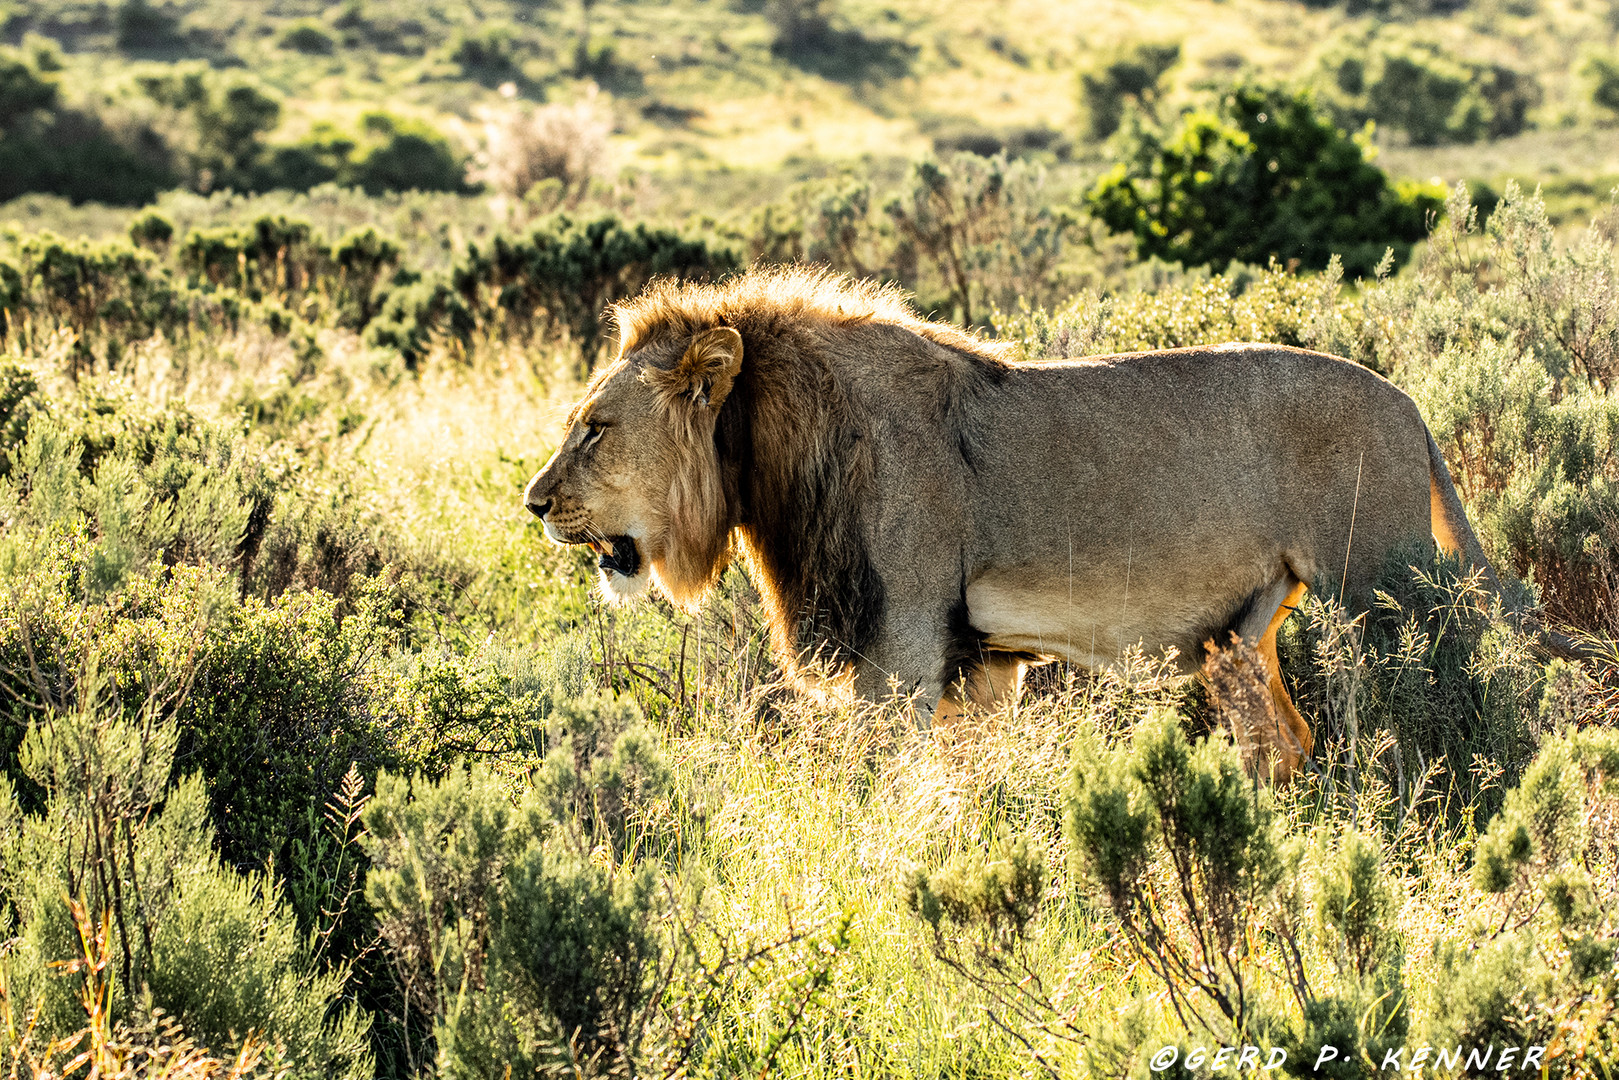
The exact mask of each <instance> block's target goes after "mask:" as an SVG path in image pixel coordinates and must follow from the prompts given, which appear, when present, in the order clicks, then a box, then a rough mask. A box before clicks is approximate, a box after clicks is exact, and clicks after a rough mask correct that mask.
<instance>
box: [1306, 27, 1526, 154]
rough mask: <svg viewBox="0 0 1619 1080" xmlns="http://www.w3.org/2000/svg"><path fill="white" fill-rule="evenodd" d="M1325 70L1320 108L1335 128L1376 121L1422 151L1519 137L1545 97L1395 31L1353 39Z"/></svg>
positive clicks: (1496, 68) (1512, 75) (1495, 69)
mask: <svg viewBox="0 0 1619 1080" xmlns="http://www.w3.org/2000/svg"><path fill="white" fill-rule="evenodd" d="M1321 65H1322V68H1323V69H1324V78H1323V79H1322V80H1321V82H1322V84H1323V85H1322V94H1321V104H1322V105H1323V106H1324V107H1325V109H1326V110H1327V111H1328V112H1329V113H1330V114H1331V116H1332V118H1333V120H1334V121H1335V122H1336V123H1338V124H1340V125H1342V126H1344V127H1347V128H1358V127H1360V126H1361V125H1363V124H1365V123H1366V122H1367V121H1374V122H1375V123H1376V124H1377V125H1378V126H1379V127H1386V128H1389V129H1391V130H1394V131H1398V132H1400V133H1401V134H1403V135H1404V136H1405V137H1406V138H1408V139H1409V140H1410V141H1411V142H1412V143H1413V144H1415V145H1417V146H1437V145H1439V144H1441V143H1451V142H1475V141H1477V140H1479V139H1485V138H1489V139H1499V138H1504V137H1506V136H1509V135H1516V134H1518V133H1519V132H1521V131H1523V130H1524V129H1525V127H1527V126H1528V114H1529V110H1530V109H1532V108H1534V107H1535V106H1536V105H1538V104H1539V103H1540V97H1541V95H1540V87H1539V86H1538V84H1536V83H1535V82H1534V80H1533V79H1532V78H1530V77H1529V76H1526V75H1523V74H1522V73H1520V72H1517V71H1514V70H1512V69H1511V68H1506V67H1502V66H1500V65H1489V64H1478V63H1472V62H1469V61H1466V60H1460V59H1457V58H1455V57H1452V56H1450V55H1449V54H1447V53H1446V52H1445V51H1444V50H1443V49H1442V48H1440V46H1438V45H1437V44H1435V43H1433V42H1431V41H1428V40H1425V39H1422V38H1419V37H1413V36H1411V35H1409V34H1405V33H1401V32H1399V31H1397V30H1386V29H1381V28H1380V29H1376V30H1373V31H1369V32H1366V33H1357V34H1351V35H1349V36H1347V37H1346V38H1345V39H1344V40H1342V41H1341V42H1339V43H1337V44H1336V45H1335V47H1334V48H1333V49H1331V50H1329V51H1328V53H1327V55H1326V56H1325V57H1323V59H1322V61H1321Z"/></svg>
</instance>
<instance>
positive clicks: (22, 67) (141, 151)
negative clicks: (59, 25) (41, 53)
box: [0, 49, 175, 205]
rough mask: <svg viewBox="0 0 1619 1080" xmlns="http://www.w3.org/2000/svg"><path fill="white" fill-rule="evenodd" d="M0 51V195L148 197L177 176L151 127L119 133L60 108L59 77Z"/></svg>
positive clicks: (127, 201) (126, 201)
mask: <svg viewBox="0 0 1619 1080" xmlns="http://www.w3.org/2000/svg"><path fill="white" fill-rule="evenodd" d="M38 63H39V61H38V57H35V58H33V60H32V62H30V60H29V59H27V58H24V57H22V56H21V55H19V54H17V53H14V52H13V51H12V50H10V49H0V201H4V200H7V199H13V198H16V197H17V196H19V195H22V194H26V193H28V192H50V193H52V194H57V195H63V196H66V197H67V198H69V199H71V200H73V201H74V202H84V201H87V200H95V201H98V202H107V203H116V204H121V205H138V204H140V203H143V202H148V201H150V200H151V199H152V197H153V196H155V195H156V194H157V193H158V192H159V191H161V190H163V189H164V188H167V187H170V186H172V185H173V183H174V181H175V178H174V174H173V170H172V168H171V165H170V162H169V160H168V149H167V147H166V146H165V145H164V142H163V140H162V139H161V138H160V137H159V136H158V135H157V134H156V132H153V131H152V130H151V129H150V128H144V127H138V128H136V130H134V131H132V132H130V133H129V134H128V135H115V134H114V133H113V132H112V131H110V130H109V129H108V128H107V126H106V125H105V124H104V123H103V122H102V121H101V119H100V118H99V117H97V116H95V115H93V114H91V113H87V112H84V111H81V110H76V109H68V108H64V107H62V106H61V104H60V102H59V98H58V92H57V77H56V76H55V75H54V74H52V73H47V72H44V71H42V70H40V69H39V67H38Z"/></svg>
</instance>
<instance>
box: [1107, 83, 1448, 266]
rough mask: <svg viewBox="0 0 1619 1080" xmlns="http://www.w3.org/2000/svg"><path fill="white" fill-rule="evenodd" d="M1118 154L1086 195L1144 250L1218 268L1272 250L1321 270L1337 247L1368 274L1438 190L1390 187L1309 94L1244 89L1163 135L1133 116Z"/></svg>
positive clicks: (1420, 219) (1420, 224)
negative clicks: (1117, 159)
mask: <svg viewBox="0 0 1619 1080" xmlns="http://www.w3.org/2000/svg"><path fill="white" fill-rule="evenodd" d="M1121 138H1124V145H1123V148H1122V154H1121V156H1122V157H1123V158H1124V162H1123V163H1121V164H1120V165H1118V166H1116V167H1115V168H1114V170H1113V171H1112V172H1111V173H1110V174H1109V175H1108V176H1106V177H1104V178H1103V179H1102V180H1101V181H1100V182H1099V183H1098V184H1097V185H1096V186H1095V187H1094V188H1093V189H1092V190H1091V191H1090V193H1089V194H1088V195H1087V196H1086V201H1087V203H1088V204H1089V206H1090V208H1091V211H1092V213H1094V214H1095V215H1096V217H1097V218H1098V219H1099V220H1101V221H1102V222H1103V223H1104V224H1105V225H1107V227H1108V228H1109V229H1111V230H1113V231H1114V232H1116V233H1132V234H1134V235H1135V238H1136V250H1137V252H1138V253H1139V255H1140V256H1141V257H1142V258H1147V257H1150V256H1156V257H1158V258H1162V259H1167V260H1169V261H1172V262H1180V263H1183V264H1185V265H1187V266H1200V265H1203V264H1205V263H1206V264H1208V265H1210V266H1212V267H1214V268H1216V269H1222V268H1224V267H1225V266H1226V264H1228V263H1229V262H1231V261H1232V260H1238V261H1242V262H1250V263H1264V262H1267V261H1268V260H1269V259H1270V258H1272V257H1277V258H1280V259H1282V260H1284V261H1286V262H1288V263H1290V264H1291V263H1297V264H1298V265H1301V266H1304V267H1308V268H1311V269H1320V268H1323V267H1325V266H1326V265H1327V262H1328V260H1329V259H1330V258H1331V257H1332V256H1333V255H1334V254H1336V255H1338V256H1339V257H1340V258H1341V259H1342V262H1343V266H1344V269H1345V270H1346V271H1348V272H1349V273H1352V274H1361V275H1365V274H1370V273H1371V272H1372V271H1373V269H1374V268H1375V267H1376V266H1377V265H1378V263H1379V262H1380V260H1381V259H1382V257H1383V253H1384V251H1385V250H1387V249H1389V248H1393V249H1394V250H1395V259H1396V262H1399V261H1403V260H1404V258H1405V257H1406V255H1408V254H1409V252H1410V250H1411V245H1412V244H1413V243H1415V242H1416V241H1418V240H1420V239H1422V238H1423V236H1425V235H1426V233H1427V223H1428V218H1429V216H1430V215H1432V214H1434V213H1435V212H1437V211H1438V210H1439V208H1440V207H1441V206H1442V205H1443V197H1442V196H1441V195H1440V194H1438V193H1437V192H1435V191H1432V190H1429V189H1428V188H1426V187H1423V186H1413V185H1405V184H1402V185H1399V186H1393V185H1390V183H1389V181H1388V178H1387V177H1385V176H1384V175H1383V173H1382V171H1381V170H1379V169H1378V168H1377V167H1376V166H1374V165H1372V164H1371V163H1370V162H1368V161H1367V160H1366V159H1365V156H1364V154H1363V152H1362V148H1361V145H1360V143H1359V142H1357V141H1356V140H1355V139H1352V138H1351V137H1349V136H1348V135H1346V134H1344V133H1343V132H1342V131H1340V130H1338V129H1337V128H1336V127H1334V126H1333V125H1332V124H1331V123H1330V122H1329V121H1326V120H1324V119H1322V118H1321V117H1320V116H1318V115H1317V113H1316V110H1315V107H1314V105H1313V104H1312V103H1311V100H1310V98H1309V97H1308V95H1300V94H1294V93H1291V92H1289V91H1286V90H1280V89H1265V88H1259V87H1253V86H1246V87H1240V88H1238V89H1236V90H1233V91H1231V92H1230V93H1229V94H1227V95H1226V96H1225V97H1224V98H1223V99H1222V100H1221V101H1220V104H1219V107H1218V109H1217V110H1204V111H1195V112H1190V113H1187V114H1186V115H1184V116H1183V117H1182V118H1181V119H1180V121H1179V122H1178V123H1177V125H1176V126H1175V128H1174V129H1173V130H1171V131H1168V132H1158V131H1154V130H1152V129H1150V128H1148V127H1146V126H1145V125H1138V126H1137V127H1136V128H1135V129H1134V130H1132V131H1130V132H1127V133H1126V134H1125V135H1124V136H1121Z"/></svg>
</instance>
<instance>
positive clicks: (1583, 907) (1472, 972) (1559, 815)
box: [1426, 729, 1619, 1076]
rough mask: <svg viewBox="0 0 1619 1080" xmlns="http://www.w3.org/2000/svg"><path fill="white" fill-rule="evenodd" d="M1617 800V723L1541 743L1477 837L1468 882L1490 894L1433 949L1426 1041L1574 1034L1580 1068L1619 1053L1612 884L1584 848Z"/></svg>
mask: <svg viewBox="0 0 1619 1080" xmlns="http://www.w3.org/2000/svg"><path fill="white" fill-rule="evenodd" d="M1616 805H1619V734H1616V733H1615V732H1614V731H1612V730H1602V729H1597V730H1592V731H1588V732H1570V733H1567V734H1563V735H1560V736H1558V737H1556V738H1553V739H1549V740H1547V742H1546V743H1545V744H1544V745H1543V746H1542V747H1541V750H1540V753H1539V754H1537V755H1536V757H1535V760H1534V762H1533V764H1532V765H1531V766H1530V767H1529V769H1528V770H1527V771H1526V772H1525V773H1524V776H1523V780H1522V782H1521V783H1520V784H1519V785H1518V787H1517V788H1516V789H1514V790H1513V791H1511V792H1509V793H1508V794H1507V797H1506V802H1505V805H1504V806H1503V807H1502V810H1501V813H1500V814H1499V815H1497V816H1496V818H1495V819H1494V820H1493V821H1492V822H1491V823H1490V827H1489V829H1488V831H1486V832H1485V834H1484V835H1483V836H1482V837H1480V838H1479V841H1478V846H1477V849H1476V852H1475V863H1474V866H1473V883H1474V886H1475V887H1476V888H1477V889H1478V890H1479V891H1480V892H1482V893H1484V894H1485V895H1486V896H1488V897H1489V898H1490V899H1489V900H1487V901H1486V902H1485V904H1484V905H1483V906H1482V907H1481V909H1480V910H1479V911H1478V912H1477V915H1476V917H1475V919H1474V920H1472V923H1473V925H1472V928H1471V933H1470V934H1469V937H1470V939H1471V940H1465V941H1460V942H1458V941H1449V942H1445V943H1443V944H1441V945H1440V946H1439V948H1438V950H1437V951H1438V956H1437V960H1438V971H1437V973H1436V974H1437V978H1436V979H1435V981H1434V984H1433V989H1432V1001H1431V1002H1430V1010H1429V1011H1430V1016H1431V1019H1430V1022H1429V1028H1428V1031H1427V1032H1426V1036H1427V1040H1428V1041H1429V1042H1430V1043H1431V1044H1432V1045H1434V1046H1440V1047H1450V1046H1455V1045H1460V1046H1464V1047H1467V1048H1469V1049H1471V1048H1473V1047H1475V1046H1478V1047H1484V1046H1489V1045H1491V1044H1494V1046H1495V1047H1506V1046H1517V1047H1532V1046H1545V1047H1549V1050H1548V1053H1551V1054H1553V1055H1556V1054H1557V1053H1558V1049H1557V1048H1558V1044H1559V1043H1562V1044H1563V1045H1564V1046H1565V1047H1567V1046H1569V1044H1571V1043H1572V1046H1573V1047H1576V1048H1577V1050H1578V1053H1579V1054H1580V1056H1581V1057H1583V1058H1584V1059H1585V1060H1586V1061H1587V1062H1588V1066H1587V1067H1588V1068H1589V1069H1590V1071H1589V1073H1587V1074H1586V1075H1592V1076H1597V1075H1601V1074H1602V1073H1603V1072H1606V1071H1611V1070H1612V1069H1613V1068H1614V1066H1615V1065H1616V1064H1619V1038H1616V1037H1615V1034H1614V1027H1613V1023H1612V1002H1613V1000H1614V991H1615V990H1616V989H1619V980H1616V974H1619V972H1616V968H1615V965H1614V960H1613V957H1614V951H1615V947H1616V945H1619V938H1616V936H1615V929H1614V927H1615V924H1614V911H1613V908H1612V898H1611V890H1610V889H1608V888H1605V887H1603V886H1601V885H1598V883H1596V882H1595V881H1593V879H1592V877H1591V875H1590V869H1589V864H1588V863H1587V861H1586V855H1585V853H1586V852H1588V851H1590V850H1592V846H1591V845H1592V842H1593V840H1594V834H1593V823H1594V822H1597V821H1599V820H1602V818H1603V816H1604V815H1607V814H1611V813H1612V812H1613V810H1614V807H1615V806H1616ZM1498 1060H1499V1059H1498ZM1499 1067H1501V1068H1506V1067H1508V1066H1499ZM1570 1075H1575V1074H1572V1073H1571V1074H1570Z"/></svg>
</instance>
